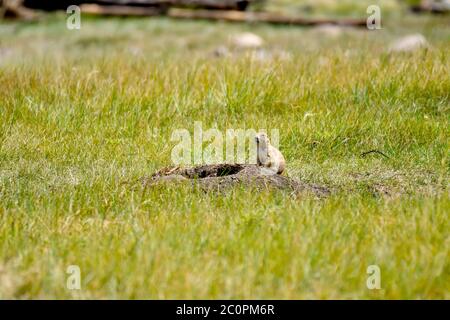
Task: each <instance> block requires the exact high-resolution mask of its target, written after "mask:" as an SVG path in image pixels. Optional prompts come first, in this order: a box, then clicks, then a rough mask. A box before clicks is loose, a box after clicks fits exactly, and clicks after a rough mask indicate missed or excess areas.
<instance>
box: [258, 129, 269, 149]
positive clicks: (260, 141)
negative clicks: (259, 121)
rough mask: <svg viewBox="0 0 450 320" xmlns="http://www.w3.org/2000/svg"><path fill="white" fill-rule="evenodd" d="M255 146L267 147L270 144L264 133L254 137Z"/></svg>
mask: <svg viewBox="0 0 450 320" xmlns="http://www.w3.org/2000/svg"><path fill="white" fill-rule="evenodd" d="M255 141H256V145H257V146H258V147H259V146H263V145H265V146H268V145H269V144H270V141H269V138H268V137H267V134H266V133H265V132H260V133H257V134H256V136H255Z"/></svg>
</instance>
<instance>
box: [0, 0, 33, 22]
mask: <svg viewBox="0 0 450 320" xmlns="http://www.w3.org/2000/svg"><path fill="white" fill-rule="evenodd" d="M1 18H5V19H20V20H27V21H30V20H34V19H36V18H37V14H36V13H35V12H34V11H33V10H30V9H27V8H25V7H24V6H23V1H22V0H0V19H1Z"/></svg>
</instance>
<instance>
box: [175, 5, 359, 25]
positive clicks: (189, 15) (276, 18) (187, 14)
mask: <svg viewBox="0 0 450 320" xmlns="http://www.w3.org/2000/svg"><path fill="white" fill-rule="evenodd" d="M167 15H168V16H169V17H171V18H176V19H204V20H219V21H227V22H248V23H257V22H263V23H269V24H278V25H297V26H318V25H339V26H353V27H366V19H312V18H311V19H307V18H301V17H289V16H284V15H279V14H274V13H269V12H242V11H212V10H186V9H175V8H173V9H170V10H169V12H168V14H167Z"/></svg>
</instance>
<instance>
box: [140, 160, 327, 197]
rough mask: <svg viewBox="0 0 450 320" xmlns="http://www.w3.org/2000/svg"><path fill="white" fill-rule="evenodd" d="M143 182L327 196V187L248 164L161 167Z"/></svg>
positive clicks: (214, 189) (207, 189) (220, 189)
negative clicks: (240, 187)
mask: <svg viewBox="0 0 450 320" xmlns="http://www.w3.org/2000/svg"><path fill="white" fill-rule="evenodd" d="M142 183H143V184H144V185H145V186H152V185H158V184H161V183H169V184H172V183H173V184H175V183H192V184H193V185H196V186H199V187H200V188H201V189H202V190H204V191H219V192H220V191H226V190H229V189H230V188H232V187H234V186H239V185H240V186H244V187H249V188H257V189H278V190H285V191H288V192H290V193H294V194H300V193H312V194H314V195H317V196H326V195H328V194H329V193H330V191H329V190H328V189H327V188H325V187H321V186H316V185H310V184H306V183H303V182H301V181H298V180H295V179H292V178H289V177H286V176H282V175H278V174H270V172H269V171H268V170H267V169H265V168H261V167H258V166H257V165H251V164H218V165H201V166H195V167H189V168H181V167H169V168H163V169H161V170H159V171H157V172H156V173H154V174H153V175H151V176H150V177H146V178H143V179H142Z"/></svg>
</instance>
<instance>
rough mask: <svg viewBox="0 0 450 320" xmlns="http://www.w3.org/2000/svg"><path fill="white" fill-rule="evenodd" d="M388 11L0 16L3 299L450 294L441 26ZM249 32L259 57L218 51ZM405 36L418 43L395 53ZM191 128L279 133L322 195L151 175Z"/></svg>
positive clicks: (298, 168) (449, 45) (448, 83)
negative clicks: (315, 24)
mask: <svg viewBox="0 0 450 320" xmlns="http://www.w3.org/2000/svg"><path fill="white" fill-rule="evenodd" d="M363 13H365V12H363ZM389 17H391V18H389V19H387V20H385V21H383V29H382V30H378V31H372V32H369V31H367V30H365V29H362V30H344V31H342V32H341V33H339V34H330V33H327V32H326V30H320V29H319V30H316V29H304V28H294V27H272V26H263V25H258V26H248V25H231V24H224V23H208V22H200V21H191V22H189V21H184V22H174V21H171V20H168V19H165V18H155V19H151V20H146V19H127V20H125V19H91V18H89V19H88V18H86V19H83V20H82V28H81V30H79V31H76V30H75V31H70V30H67V29H66V27H65V23H66V21H65V17H64V15H50V16H48V17H47V18H45V19H44V20H43V21H42V22H41V23H29V24H25V23H20V22H10V23H4V24H0V112H1V113H0V298H114V299H115V298H150V299H160V298H165V299H167V298H171V299H178V298H186V299H190V298H203V299H205V298H208V299H209V298H224V299H234V298H245V299H268V298H278V299H299V298H300V299H304V298H306V299H309V298H319V299H330V298H334V299H343V298H352V299H353V298H361V299H391V298H392V299H417V298H419V299H420V298H439V299H442V298H446V299H449V298H450V268H449V245H450V238H449V212H450V200H449V189H448V183H449V146H448V142H449V114H450V110H449V106H450V104H449V101H450V100H449V92H450V80H449V74H450V72H449V71H450V70H449V67H450V62H449V56H448V52H449V51H450V30H449V29H450V28H449V27H448V23H447V22H446V21H445V17H429V16H421V17H412V16H409V15H406V14H402V13H398V14H397V15H395V14H391V15H389ZM394 17H395V18H394ZM244 31H251V32H254V33H256V34H258V35H259V36H261V37H263V38H264V39H265V50H266V51H264V52H265V55H263V56H259V55H255V54H251V53H243V52H240V53H238V54H236V55H234V56H231V57H223V58H217V57H215V56H214V55H213V51H214V50H215V48H217V47H219V46H222V45H224V44H225V45H226V44H227V43H228V41H229V40H228V39H229V36H230V35H233V34H238V33H240V32H244ZM417 32H420V33H422V34H423V35H424V36H425V37H426V38H427V40H428V41H429V42H430V44H431V47H430V48H429V49H428V50H419V51H417V52H414V53H409V54H393V55H392V54H387V49H388V46H389V44H390V43H391V42H392V41H394V40H395V39H397V38H398V37H401V36H403V35H407V34H411V33H417ZM194 121H202V123H203V127H204V129H207V128H212V127H214V128H218V129H220V130H223V131H225V130H226V129H227V128H255V129H259V128H266V129H268V130H270V129H273V128H275V129H279V130H280V149H281V151H282V152H283V154H284V155H285V157H286V159H287V163H288V168H287V174H288V175H289V176H291V177H294V178H297V179H301V180H302V181H305V182H308V183H316V184H319V185H324V186H327V187H328V188H330V189H331V190H332V195H331V196H330V197H327V198H324V199H316V198H314V197H312V196H308V195H305V196H304V197H297V198H295V197H292V196H290V195H288V194H285V193H283V192H270V191H265V192H255V191H254V190H244V189H242V188H237V189H235V190H233V191H232V192H230V193H228V194H225V195H217V194H204V193H201V192H199V191H195V190H191V189H190V188H188V187H183V186H182V187H180V188H171V187H167V188H165V187H156V188H143V187H142V186H141V185H140V184H139V183H138V182H137V181H138V179H139V178H141V177H143V176H146V175H149V174H151V173H152V172H154V171H155V170H157V169H159V168H160V167H163V166H168V165H171V150H172V148H173V147H174V144H175V143H174V142H171V141H170V136H171V133H172V132H173V131H174V130H175V129H179V128H186V129H188V130H189V131H191V132H192V130H193V127H194ZM372 149H377V150H380V151H382V152H383V153H385V154H386V155H387V157H384V156H381V155H379V154H370V155H367V156H365V157H362V156H361V153H363V152H366V151H369V150H372ZM69 265H78V266H79V267H80V270H81V290H69V289H67V287H66V280H67V278H68V274H67V273H66V270H67V267H68V266H69ZM369 265H378V266H379V267H380V270H381V287H382V288H381V290H369V289H368V288H367V287H366V280H367V277H368V276H369V275H368V274H367V272H366V270H367V267H368V266H369Z"/></svg>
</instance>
